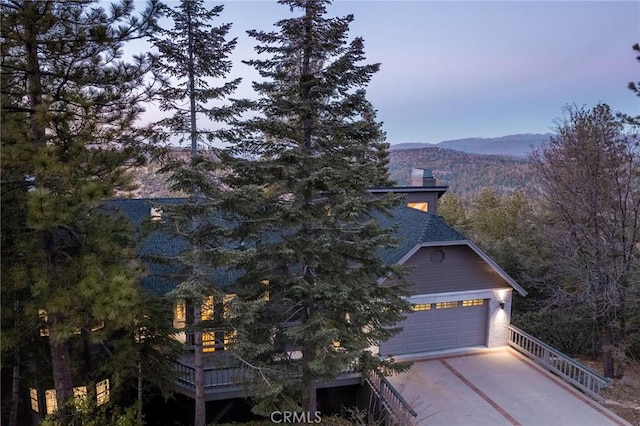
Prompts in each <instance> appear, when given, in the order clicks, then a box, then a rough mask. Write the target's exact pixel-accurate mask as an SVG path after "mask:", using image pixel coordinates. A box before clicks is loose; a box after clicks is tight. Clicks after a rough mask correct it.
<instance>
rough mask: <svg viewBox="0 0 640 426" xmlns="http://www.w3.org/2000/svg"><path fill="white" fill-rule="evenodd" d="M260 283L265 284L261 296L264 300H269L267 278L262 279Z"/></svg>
mask: <svg viewBox="0 0 640 426" xmlns="http://www.w3.org/2000/svg"><path fill="white" fill-rule="evenodd" d="M262 285H263V286H265V288H266V289H267V290H265V291H264V294H263V296H262V298H263V299H264V301H265V302H268V301H269V280H262Z"/></svg>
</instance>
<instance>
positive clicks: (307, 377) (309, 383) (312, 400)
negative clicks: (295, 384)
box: [302, 355, 318, 416]
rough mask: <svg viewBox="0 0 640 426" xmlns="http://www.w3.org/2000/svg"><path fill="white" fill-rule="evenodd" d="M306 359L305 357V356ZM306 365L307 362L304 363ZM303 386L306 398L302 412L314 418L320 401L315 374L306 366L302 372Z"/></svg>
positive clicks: (303, 399)
mask: <svg viewBox="0 0 640 426" xmlns="http://www.w3.org/2000/svg"><path fill="white" fill-rule="evenodd" d="M303 359H304V355H303ZM303 362H304V363H305V364H306V363H307V362H306V361H303ZM302 386H303V389H304V390H303V392H304V396H303V398H302V410H303V411H304V412H305V413H307V414H308V415H309V416H313V415H314V413H315V412H316V411H318V400H317V396H316V382H315V380H314V379H313V374H311V372H310V371H309V368H308V367H307V366H306V365H305V366H304V367H303V372H302Z"/></svg>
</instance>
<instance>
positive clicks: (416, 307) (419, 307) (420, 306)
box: [411, 303, 431, 312]
mask: <svg viewBox="0 0 640 426" xmlns="http://www.w3.org/2000/svg"><path fill="white" fill-rule="evenodd" d="M430 309H431V303H419V304H417V305H413V307H412V309H411V310H412V311H414V312H418V311H428V310H430Z"/></svg>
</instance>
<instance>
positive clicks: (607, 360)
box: [602, 318, 615, 378]
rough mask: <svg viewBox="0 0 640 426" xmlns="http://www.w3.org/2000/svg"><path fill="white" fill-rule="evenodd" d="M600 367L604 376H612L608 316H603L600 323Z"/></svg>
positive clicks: (611, 342) (611, 351) (612, 366)
mask: <svg viewBox="0 0 640 426" xmlns="http://www.w3.org/2000/svg"><path fill="white" fill-rule="evenodd" d="M602 368H603V370H604V377H607V378H613V377H614V375H615V371H614V362H613V330H612V329H611V323H610V321H609V318H605V319H604V321H603V324H602Z"/></svg>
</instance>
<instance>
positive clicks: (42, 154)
mask: <svg viewBox="0 0 640 426" xmlns="http://www.w3.org/2000/svg"><path fill="white" fill-rule="evenodd" d="M132 3H133V2H131V1H124V2H122V3H121V4H117V5H112V6H111V9H110V10H109V12H106V11H105V10H104V9H103V8H101V7H99V5H96V6H95V7H91V2H88V1H66V2H53V1H46V2H43V1H30V0H23V1H13V2H2V15H3V19H2V40H3V42H2V44H3V46H2V81H3V85H2V119H3V132H2V197H3V199H2V202H3V209H2V216H3V218H2V221H3V222H2V223H3V235H4V233H5V232H7V233H8V235H9V239H7V240H4V239H3V245H2V257H3V262H4V261H5V256H7V258H8V259H10V260H11V265H10V266H9V267H7V268H4V267H3V269H2V281H3V305H4V303H5V298H4V294H5V293H4V292H5V291H10V292H12V293H13V294H12V296H16V298H15V299H14V300H13V301H12V302H14V304H15V306H16V309H15V312H17V313H18V315H19V316H22V317H24V318H29V321H25V322H27V323H28V322H30V321H31V319H32V318H36V319H37V318H40V321H41V324H40V325H41V326H42V327H45V328H46V330H47V333H48V335H49V337H48V340H49V343H50V345H49V346H50V350H51V368H52V373H53V382H54V385H55V389H56V395H57V400H58V419H59V421H60V423H62V424H71V422H72V421H73V419H72V413H73V411H74V406H73V404H72V403H69V402H70V401H71V400H72V398H73V387H74V374H84V375H85V377H87V378H91V377H92V372H93V365H94V362H93V361H95V360H93V359H90V358H91V356H89V357H85V358H86V359H85V360H84V361H86V362H81V361H80V362H79V363H78V361H79V360H78V359H76V358H74V356H75V351H74V348H75V347H76V346H82V345H83V341H101V342H104V343H105V344H106V343H107V342H109V341H110V339H111V338H112V337H113V336H114V333H115V332H116V330H120V329H121V328H122V327H124V326H125V325H126V324H127V322H128V321H129V320H131V317H130V315H128V313H129V312H130V311H131V308H132V307H133V306H135V304H136V302H137V299H138V290H137V278H136V276H137V273H136V267H135V262H133V248H132V241H131V234H130V230H129V228H128V226H127V225H126V224H125V223H123V222H122V221H121V220H119V219H117V218H116V217H114V216H113V215H111V214H110V213H108V212H106V211H104V210H103V209H101V208H100V205H101V204H102V202H103V200H104V199H105V198H109V197H112V196H114V194H115V193H116V191H119V190H126V189H128V187H129V176H128V175H127V171H126V168H127V166H129V165H132V164H137V163H139V162H140V161H141V160H143V154H144V150H143V149H144V134H145V132H144V131H143V130H142V129H140V128H138V127H137V126H136V125H135V121H136V120H137V118H138V117H139V115H140V113H141V112H142V108H141V102H143V101H144V100H145V99H146V98H147V97H148V94H149V89H150V88H149V87H147V85H146V84H145V78H146V76H147V75H148V72H149V71H150V61H149V59H148V58H147V57H145V56H137V57H135V58H134V59H133V60H132V61H131V62H125V61H123V60H122V59H120V57H121V55H122V46H123V44H124V43H125V42H127V41H130V40H133V39H136V38H139V37H144V36H146V35H147V34H148V32H149V31H150V29H151V28H152V27H153V26H154V25H155V19H156V17H157V16H158V12H159V11H158V6H157V4H155V3H150V4H149V6H148V7H147V9H146V10H145V11H143V12H142V14H141V16H140V17H136V16H134V15H133V5H132ZM9 201H10V202H12V203H15V205H12V207H11V208H10V209H6V210H5V208H4V206H5V202H9ZM5 226H6V228H5ZM3 238H4V237H3ZM5 242H6V243H8V244H7V245H5ZM3 266H5V265H4V264H3ZM4 307H5V306H3V311H4ZM102 321H104V324H105V327H104V329H102V330H101V331H99V332H97V333H92V332H91V330H92V328H96V327H95V325H96V324H98V323H101V322H102ZM4 325H5V324H4V322H3V327H4ZM43 330H44V329H43ZM30 332H31V333H33V332H36V333H37V328H36V329H34V330H31V331H30ZM78 333H80V334H78ZM89 353H90V352H89ZM80 365H82V366H84V367H80Z"/></svg>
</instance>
